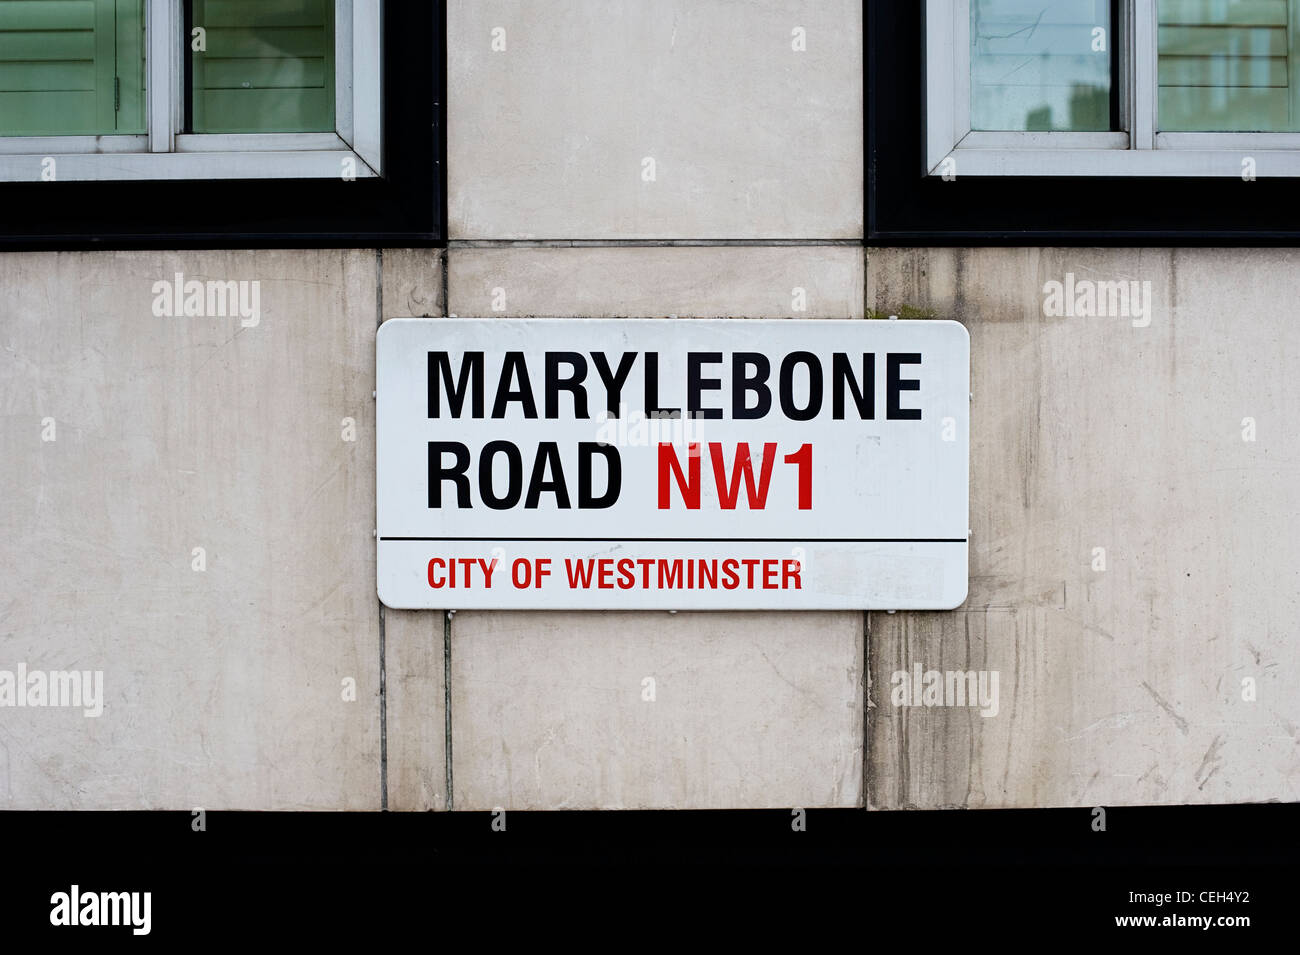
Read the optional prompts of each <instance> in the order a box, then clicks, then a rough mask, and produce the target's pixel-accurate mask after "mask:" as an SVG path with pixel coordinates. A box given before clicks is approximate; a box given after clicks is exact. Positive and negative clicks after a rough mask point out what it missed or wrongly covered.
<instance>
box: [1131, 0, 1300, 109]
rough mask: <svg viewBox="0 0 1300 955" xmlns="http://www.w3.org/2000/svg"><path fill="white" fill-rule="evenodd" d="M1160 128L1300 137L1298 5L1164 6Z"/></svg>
mask: <svg viewBox="0 0 1300 955" xmlns="http://www.w3.org/2000/svg"><path fill="white" fill-rule="evenodd" d="M1157 9H1158V12H1159V46H1160V64H1159V87H1160V89H1159V95H1160V104H1159V105H1160V112H1159V128H1160V129H1162V130H1165V131H1170V132H1174V131H1182V132H1188V131H1212V132H1293V131H1297V130H1300V111H1298V110H1297V105H1298V104H1297V93H1298V92H1300V82H1298V81H1300V77H1297V75H1296V73H1297V60H1296V54H1297V50H1296V49H1295V44H1296V39H1297V29H1296V28H1297V15H1298V14H1300V2H1298V0H1159V4H1158V8H1157Z"/></svg>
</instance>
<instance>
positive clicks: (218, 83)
mask: <svg viewBox="0 0 1300 955" xmlns="http://www.w3.org/2000/svg"><path fill="white" fill-rule="evenodd" d="M194 26H196V27H202V28H203V29H204V31H205V32H206V39H207V50H206V51H204V52H194V53H193V91H194V92H193V129H194V132H196V133H267V132H282V133H294V132H333V131H334V128H335V123H334V3H333V0H194Z"/></svg>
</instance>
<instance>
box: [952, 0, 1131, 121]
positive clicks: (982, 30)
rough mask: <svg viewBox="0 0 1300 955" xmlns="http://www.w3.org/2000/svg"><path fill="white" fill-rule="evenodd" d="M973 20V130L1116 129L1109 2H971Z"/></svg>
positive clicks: (1055, 0) (988, 0) (1106, 0)
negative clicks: (1099, 41) (1100, 44)
mask: <svg viewBox="0 0 1300 955" xmlns="http://www.w3.org/2000/svg"><path fill="white" fill-rule="evenodd" d="M970 17H971V21H970V69H971V85H970V88H971V128H972V129H977V130H1052V129H1055V130H1073V131H1094V132H1095V131H1106V130H1109V129H1110V128H1111V110H1110V87H1111V56H1112V55H1113V54H1112V51H1113V48H1114V43H1113V40H1112V38H1111V37H1110V36H1109V34H1110V0H971V3H970ZM1098 27H1100V28H1101V29H1103V30H1104V31H1105V35H1106V38H1107V41H1108V42H1107V43H1106V49H1105V51H1104V52H1100V51H1094V49H1093V31H1094V30H1095V29H1097V28H1098Z"/></svg>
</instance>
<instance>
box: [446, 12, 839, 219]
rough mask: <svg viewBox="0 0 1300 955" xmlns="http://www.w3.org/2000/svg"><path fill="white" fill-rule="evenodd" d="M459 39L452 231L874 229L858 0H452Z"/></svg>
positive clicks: (450, 68)
mask: <svg viewBox="0 0 1300 955" xmlns="http://www.w3.org/2000/svg"><path fill="white" fill-rule="evenodd" d="M798 30H802V31H803V35H802V41H801V40H800V37H799V36H798V35H796V31H798ZM797 45H802V46H803V47H804V49H803V50H798V51H797V50H796V49H795V46H797ZM494 46H495V47H496V49H494ZM447 50H448V63H447V84H448V142H449V150H448V177H449V194H450V229H451V238H453V239H640V238H652V239H761V238H784V239H853V238H859V237H861V235H862V229H863V221H864V216H863V176H862V169H863V159H862V142H863V99H862V78H863V69H862V67H863V63H862V5H861V4H860V3H858V2H857V0H818V2H815V3H814V2H809V0H803V2H799V3H794V4H790V3H772V2H766V0H764V2H752V0H569V2H565V3H561V4H536V3H527V2H523V0H451V2H450V3H448V5H447ZM593 77H594V78H597V81H595V82H592V78H593ZM646 160H653V163H654V168H653V175H654V178H653V181H647V178H646V177H647V176H648V175H649V173H648V167H647V165H646V164H645V161H646Z"/></svg>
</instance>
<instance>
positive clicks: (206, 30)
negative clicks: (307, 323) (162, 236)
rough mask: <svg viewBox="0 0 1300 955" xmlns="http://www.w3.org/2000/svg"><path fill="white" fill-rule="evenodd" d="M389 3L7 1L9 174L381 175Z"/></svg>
mask: <svg viewBox="0 0 1300 955" xmlns="http://www.w3.org/2000/svg"><path fill="white" fill-rule="evenodd" d="M380 13H381V11H380V0H0V181H10V182H22V181H31V180H37V179H45V180H50V179H54V180H57V181H63V180H87V179H90V180H95V179H100V180H102V179H126V180H132V179H136V180H150V179H153V180H157V179H204V180H207V179H262V178H327V177H333V178H337V177H341V176H342V177H347V176H349V175H350V176H352V177H355V178H367V177H373V176H376V175H378V174H379V173H380V171H381V163H380V159H381V156H380V142H381V130H380V120H381V116H382V109H381V106H382V104H381V103H380V99H379V96H380V87H381V82H380V71H381V59H380V25H381V24H380Z"/></svg>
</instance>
